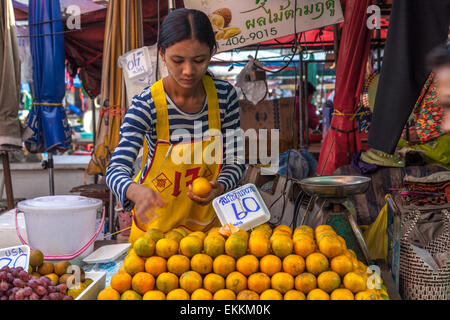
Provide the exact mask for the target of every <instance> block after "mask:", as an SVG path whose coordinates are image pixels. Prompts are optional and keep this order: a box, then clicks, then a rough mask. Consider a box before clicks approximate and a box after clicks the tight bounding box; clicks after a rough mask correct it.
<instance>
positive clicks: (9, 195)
mask: <svg viewBox="0 0 450 320" xmlns="http://www.w3.org/2000/svg"><path fill="white" fill-rule="evenodd" d="M0 153H1V155H2V162H3V176H4V180H5V189H6V199H7V201H8V210H12V209H14V194H13V188H12V180H11V169H10V167H9V155H8V152H6V151H5V152H3V151H0Z"/></svg>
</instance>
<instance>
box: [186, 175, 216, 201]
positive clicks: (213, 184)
mask: <svg viewBox="0 0 450 320" xmlns="http://www.w3.org/2000/svg"><path fill="white" fill-rule="evenodd" d="M209 183H210V184H211V188H212V189H211V191H210V192H209V194H208V195H207V196H206V197H204V198H202V197H199V196H196V195H195V194H194V193H193V192H192V184H190V185H189V191H188V193H187V196H188V197H189V198H190V199H191V200H192V201H195V202H197V203H198V204H200V205H202V206H206V205H207V204H209V203H210V202H211V201H212V200H213V199H214V198H217V197H218V196H220V195H221V194H223V192H224V190H225V186H224V185H223V184H222V183H220V182H217V181H216V180H214V181H210V182H209Z"/></svg>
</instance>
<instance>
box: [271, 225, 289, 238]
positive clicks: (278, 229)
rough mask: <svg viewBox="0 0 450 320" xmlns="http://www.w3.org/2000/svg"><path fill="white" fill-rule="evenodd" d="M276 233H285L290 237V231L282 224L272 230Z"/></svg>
mask: <svg viewBox="0 0 450 320" xmlns="http://www.w3.org/2000/svg"><path fill="white" fill-rule="evenodd" d="M277 231H285V232H287V233H289V235H290V236H292V229H291V227H289V226H288V225H285V224H282V225H279V226H277V227H275V228H274V229H273V232H274V233H275V232H277Z"/></svg>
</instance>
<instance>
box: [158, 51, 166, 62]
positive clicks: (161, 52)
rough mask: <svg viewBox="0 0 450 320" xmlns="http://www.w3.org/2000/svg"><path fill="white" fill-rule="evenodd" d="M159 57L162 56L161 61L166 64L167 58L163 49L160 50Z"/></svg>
mask: <svg viewBox="0 0 450 320" xmlns="http://www.w3.org/2000/svg"><path fill="white" fill-rule="evenodd" d="M159 55H160V56H161V60H162V61H163V62H166V57H165V55H164V52H163V51H162V49H159Z"/></svg>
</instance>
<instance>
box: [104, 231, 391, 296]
mask: <svg viewBox="0 0 450 320" xmlns="http://www.w3.org/2000/svg"><path fill="white" fill-rule="evenodd" d="M367 270H368V268H367V266H366V265H364V264H363V263H362V262H360V261H358V260H357V258H356V255H355V253H354V252H353V251H352V250H348V249H347V247H346V244H345V240H344V239H343V238H342V237H340V236H339V235H337V234H336V232H335V231H334V230H333V229H332V228H331V227H330V226H328V225H322V226H318V227H317V228H316V230H313V229H312V228H310V227H308V226H299V227H297V228H296V229H295V230H294V231H292V229H291V228H290V227H289V226H286V225H280V226H277V227H275V228H274V229H273V230H272V228H271V227H270V226H269V225H268V224H264V225H260V226H258V227H256V228H254V229H253V230H252V231H251V232H250V233H249V232H246V231H244V230H239V229H237V228H235V227H230V226H225V227H222V228H220V229H219V228H215V229H212V230H210V231H209V232H208V233H207V234H205V233H203V232H201V231H196V232H191V233H188V232H186V231H185V230H184V229H183V228H176V229H174V230H171V231H169V232H168V233H166V234H165V235H163V233H162V232H161V231H159V230H156V229H152V230H149V231H148V232H147V233H146V235H145V236H144V237H142V238H139V239H138V240H136V242H135V243H134V244H133V248H132V249H131V250H130V252H129V253H128V255H127V256H126V258H125V260H124V264H123V266H122V267H121V268H120V270H119V272H118V273H117V274H115V275H113V277H112V278H111V284H110V286H108V287H107V288H105V289H104V290H102V291H101V292H100V293H99V295H98V299H99V300H119V299H122V300H158V299H159V300H164V299H167V300H189V299H191V300H211V299H214V300H236V299H237V300H283V299H284V300H305V299H307V300H330V299H331V300H386V299H389V297H388V294H387V292H386V288H385V287H384V286H383V285H382V280H381V278H380V277H379V276H378V275H376V274H369V273H367Z"/></svg>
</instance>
